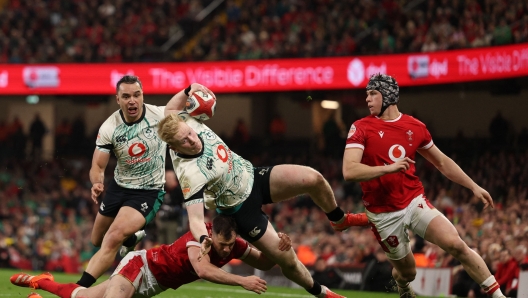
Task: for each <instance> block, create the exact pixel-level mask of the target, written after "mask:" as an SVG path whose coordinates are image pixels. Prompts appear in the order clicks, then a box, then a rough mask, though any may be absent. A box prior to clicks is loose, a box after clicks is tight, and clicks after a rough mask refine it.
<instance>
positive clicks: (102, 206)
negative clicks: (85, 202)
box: [99, 203, 105, 211]
mask: <svg viewBox="0 0 528 298" xmlns="http://www.w3.org/2000/svg"><path fill="white" fill-rule="evenodd" d="M104 207H105V205H104V203H101V207H99V209H101V211H104Z"/></svg>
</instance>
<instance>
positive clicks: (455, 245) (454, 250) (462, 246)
mask: <svg viewBox="0 0 528 298" xmlns="http://www.w3.org/2000/svg"><path fill="white" fill-rule="evenodd" d="M466 249H468V247H467V245H466V243H464V241H462V239H460V238H459V237H456V238H454V239H453V240H451V241H449V242H448V244H447V245H446V246H445V248H444V250H445V251H446V252H447V253H449V254H450V255H452V256H453V257H455V258H456V259H458V258H460V257H461V256H462V255H464V254H465V253H466Z"/></svg>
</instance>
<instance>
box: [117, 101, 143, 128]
mask: <svg viewBox="0 0 528 298" xmlns="http://www.w3.org/2000/svg"><path fill="white" fill-rule="evenodd" d="M146 111H147V109H146V108H145V104H143V112H142V113H141V117H139V119H138V120H136V121H134V122H126V120H125V116H124V115H123V111H122V110H121V109H119V115H120V116H121V120H123V123H125V124H126V125H128V126H132V125H134V124H137V123H139V122H141V121H143V119H144V118H145V112H146Z"/></svg>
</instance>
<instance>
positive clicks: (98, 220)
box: [91, 179, 123, 247]
mask: <svg viewBox="0 0 528 298" xmlns="http://www.w3.org/2000/svg"><path fill="white" fill-rule="evenodd" d="M122 199H123V188H121V187H120V186H119V185H117V183H116V182H115V180H113V179H112V180H111V181H110V183H109V184H108V188H107V189H106V192H105V194H104V196H103V197H102V200H101V201H100V203H99V212H98V213H97V216H96V217H95V222H94V226H93V228H92V236H91V240H92V244H93V245H94V246H96V247H100V246H101V243H102V242H103V238H104V236H105V234H106V232H108V229H109V228H110V226H111V225H112V223H113V222H114V219H115V217H116V216H117V213H118V212H119V209H120V208H121V206H122V204H123V203H122Z"/></svg>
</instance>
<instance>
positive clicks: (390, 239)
mask: <svg viewBox="0 0 528 298" xmlns="http://www.w3.org/2000/svg"><path fill="white" fill-rule="evenodd" d="M387 243H388V244H389V245H390V246H392V247H396V246H398V244H400V242H399V241H398V237H396V236H389V237H388V238H387Z"/></svg>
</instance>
